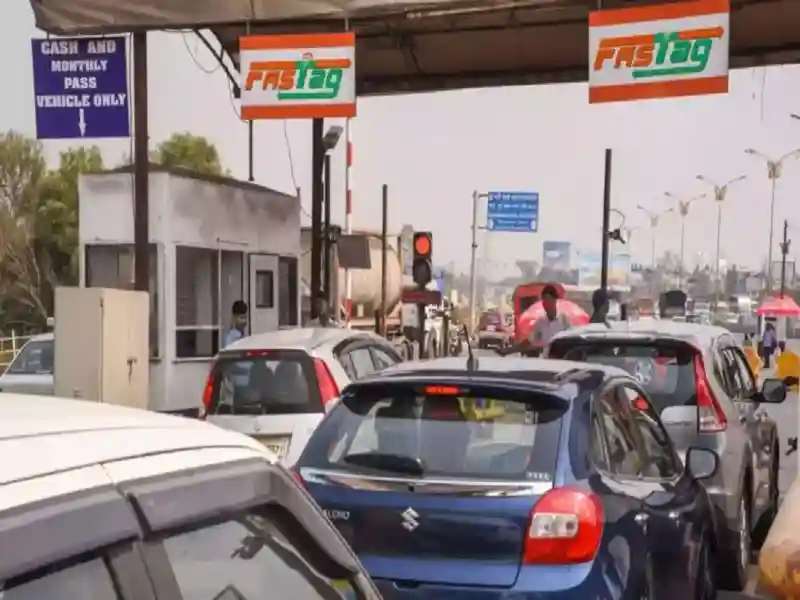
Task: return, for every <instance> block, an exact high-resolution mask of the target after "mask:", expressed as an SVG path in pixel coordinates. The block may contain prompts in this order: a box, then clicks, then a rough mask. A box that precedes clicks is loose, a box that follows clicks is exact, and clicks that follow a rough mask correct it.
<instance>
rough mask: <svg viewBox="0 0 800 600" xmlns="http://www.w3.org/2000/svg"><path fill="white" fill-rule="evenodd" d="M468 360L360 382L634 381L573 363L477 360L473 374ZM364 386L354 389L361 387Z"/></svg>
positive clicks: (402, 369) (393, 371) (427, 364)
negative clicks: (588, 378) (596, 377)
mask: <svg viewBox="0 0 800 600" xmlns="http://www.w3.org/2000/svg"><path fill="white" fill-rule="evenodd" d="M468 360H469V359H468V358H467V357H448V358H437V359H433V360H426V361H410V362H405V363H399V364H397V365H395V366H393V367H389V368H388V369H385V370H383V371H379V372H377V373H375V374H373V375H370V376H369V377H366V378H364V379H362V380H360V382H365V383H368V384H369V383H373V382H378V381H381V380H387V379H391V380H393V381H395V380H397V381H399V380H411V379H423V380H432V379H436V378H441V379H443V380H445V379H448V380H452V379H454V378H455V379H461V378H464V377H468V378H470V379H471V380H483V381H485V382H487V383H488V382H490V381H495V382H496V381H497V380H498V379H502V380H505V381H508V382H519V383H525V384H530V383H534V384H536V385H541V386H545V387H547V386H553V385H556V386H559V385H562V384H566V383H571V382H573V381H574V380H576V379H579V378H582V377H585V376H586V375H589V374H593V375H599V376H600V378H601V379H606V378H608V377H612V376H616V377H626V378H630V374H629V373H628V372H627V371H625V370H624V369H621V368H619V367H615V366H611V365H600V364H590V363H583V362H575V361H571V360H554V359H546V358H524V357H510V356H509V357H500V356H479V357H476V361H477V364H476V365H474V366H473V368H472V369H471V370H468V365H467V363H468ZM360 382H356V383H355V384H351V385H356V386H357V385H359V383H360Z"/></svg>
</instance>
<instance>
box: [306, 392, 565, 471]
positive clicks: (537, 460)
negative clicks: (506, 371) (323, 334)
mask: <svg viewBox="0 0 800 600" xmlns="http://www.w3.org/2000/svg"><path fill="white" fill-rule="evenodd" d="M566 409H567V406H566V404H565V403H563V401H561V400H558V399H554V398H552V397H550V396H548V395H547V394H544V393H537V392H525V393H522V392H515V391H510V390H507V389H502V388H501V389H498V388H493V387H491V386H485V387H475V386H470V388H469V389H462V388H459V387H457V386H450V385H448V386H435V385H419V386H415V385H414V384H406V383H402V384H396V385H394V384H393V385H388V386H382V387H381V388H380V389H370V388H366V389H364V388H362V389H358V388H356V389H354V390H350V391H348V392H346V393H345V394H344V395H343V397H342V401H341V402H340V403H339V404H337V405H336V407H335V408H334V409H333V410H332V411H331V413H330V414H329V415H328V418H326V419H325V421H323V423H321V424H320V426H319V427H318V428H317V430H316V431H315V432H314V434H313V435H312V436H311V440H309V443H308V445H307V446H306V448H305V450H304V451H303V454H302V456H301V457H300V461H299V463H298V465H299V466H301V467H315V468H324V469H338V470H345V471H356V472H359V471H364V472H375V470H379V471H380V470H383V471H386V472H392V473H393V474H396V473H397V472H398V471H397V468H398V467H397V464H400V465H409V464H410V465H412V467H413V468H414V469H418V470H419V471H421V473H422V474H423V476H432V477H434V476H437V477H447V478H464V479H491V480H512V481H518V480H520V479H522V480H526V479H527V480H530V481H550V480H552V477H553V473H554V471H555V463H556V456H557V454H558V443H559V442H558V440H559V433H560V431H561V420H562V416H563V415H564V413H565V412H566ZM412 467H409V468H412ZM393 469H394V471H393ZM402 469H405V467H401V471H400V472H407V471H402Z"/></svg>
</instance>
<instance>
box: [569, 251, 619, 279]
mask: <svg viewBox="0 0 800 600" xmlns="http://www.w3.org/2000/svg"><path fill="white" fill-rule="evenodd" d="M602 264H603V261H602V255H601V254H600V253H599V252H580V253H579V255H578V285H581V286H589V287H600V275H601V271H602ZM630 272H631V255H630V254H627V253H622V252H612V253H611V255H610V256H609V259H608V285H609V286H611V287H627V286H629V285H630Z"/></svg>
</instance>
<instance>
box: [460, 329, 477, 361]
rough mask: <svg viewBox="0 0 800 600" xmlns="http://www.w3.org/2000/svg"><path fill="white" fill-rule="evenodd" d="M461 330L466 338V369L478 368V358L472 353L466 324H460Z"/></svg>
mask: <svg viewBox="0 0 800 600" xmlns="http://www.w3.org/2000/svg"><path fill="white" fill-rule="evenodd" d="M461 328H462V329H461V331H463V332H464V338H465V339H466V340H467V371H477V370H478V359H477V358H475V355H474V354H473V353H472V343H471V342H470V341H469V331H468V330H467V326H466V325H462V326H461Z"/></svg>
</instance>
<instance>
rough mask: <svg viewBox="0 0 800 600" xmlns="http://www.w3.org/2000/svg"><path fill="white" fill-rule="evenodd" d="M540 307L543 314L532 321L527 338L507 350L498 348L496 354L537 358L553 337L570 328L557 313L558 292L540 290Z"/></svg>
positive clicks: (552, 289)
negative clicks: (524, 355)
mask: <svg viewBox="0 0 800 600" xmlns="http://www.w3.org/2000/svg"><path fill="white" fill-rule="evenodd" d="M542 307H543V308H544V314H543V315H542V316H541V317H539V318H538V319H536V321H534V323H533V329H531V333H530V335H529V336H528V338H527V339H524V340H522V341H521V342H520V343H518V344H514V345H512V346H509V347H508V348H499V349H498V350H497V353H498V354H500V355H501V356H506V355H507V354H514V353H516V352H521V353H523V354H530V355H533V356H538V355H539V354H540V353H541V351H542V350H543V349H544V347H545V346H546V345H547V344H548V342H549V341H550V340H551V339H552V338H553V336H554V335H556V334H557V333H561V332H562V331H566V330H567V329H570V328H571V327H572V325H571V324H570V322H569V319H568V318H567V316H566V315H564V314H562V313H559V312H558V292H557V291H556V288H555V287H553V286H552V285H546V286H544V289H543V290H542Z"/></svg>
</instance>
